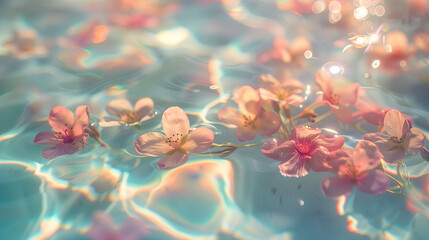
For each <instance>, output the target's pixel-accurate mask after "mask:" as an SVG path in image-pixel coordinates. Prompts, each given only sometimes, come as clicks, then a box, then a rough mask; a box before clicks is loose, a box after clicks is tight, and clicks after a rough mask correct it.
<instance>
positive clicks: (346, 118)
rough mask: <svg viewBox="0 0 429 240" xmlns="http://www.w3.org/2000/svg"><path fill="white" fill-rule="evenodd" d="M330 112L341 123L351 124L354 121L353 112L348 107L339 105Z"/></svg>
mask: <svg viewBox="0 0 429 240" xmlns="http://www.w3.org/2000/svg"><path fill="white" fill-rule="evenodd" d="M332 112H333V113H334V115H335V117H336V118H337V119H338V120H340V121H341V122H343V123H346V124H352V123H353V121H354V120H355V117H354V115H353V111H352V110H351V109H350V108H349V107H346V106H343V105H339V106H338V107H337V108H332Z"/></svg>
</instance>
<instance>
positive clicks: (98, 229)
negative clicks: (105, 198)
mask: <svg viewBox="0 0 429 240" xmlns="http://www.w3.org/2000/svg"><path fill="white" fill-rule="evenodd" d="M88 236H89V237H90V238H91V239H93V240H105V239H109V238H114V237H115V236H116V237H118V234H117V232H116V231H115V227H114V222H113V219H112V218H111V217H110V216H109V215H107V214H105V213H104V212H102V211H96V212H94V214H93V216H92V225H91V228H90V229H89V231H88Z"/></svg>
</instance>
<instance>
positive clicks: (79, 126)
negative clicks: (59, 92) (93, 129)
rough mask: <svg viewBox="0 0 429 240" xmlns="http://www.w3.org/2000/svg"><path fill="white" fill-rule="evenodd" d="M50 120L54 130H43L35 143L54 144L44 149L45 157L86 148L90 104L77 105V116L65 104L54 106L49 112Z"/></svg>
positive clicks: (71, 152)
mask: <svg viewBox="0 0 429 240" xmlns="http://www.w3.org/2000/svg"><path fill="white" fill-rule="evenodd" d="M48 121H49V125H51V127H52V130H54V132H41V133H39V134H37V136H36V137H35V138H34V143H35V144H42V145H52V146H50V147H47V148H45V149H43V151H42V155H43V157H44V158H47V159H53V158H56V157H58V156H61V155H65V154H73V153H75V152H77V151H79V150H82V149H83V148H84V144H85V141H86V139H87V138H88V136H89V134H88V133H85V128H86V127H87V126H88V125H89V108H88V106H79V107H77V108H76V117H73V113H72V111H70V110H69V109H67V108H65V107H63V106H57V107H54V108H53V109H52V110H51V112H50V113H49V120H48Z"/></svg>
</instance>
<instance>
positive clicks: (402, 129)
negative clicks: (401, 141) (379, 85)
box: [384, 109, 411, 138]
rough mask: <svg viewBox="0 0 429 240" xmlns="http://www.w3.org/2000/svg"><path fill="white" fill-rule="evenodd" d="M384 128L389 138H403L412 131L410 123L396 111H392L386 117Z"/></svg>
mask: <svg viewBox="0 0 429 240" xmlns="http://www.w3.org/2000/svg"><path fill="white" fill-rule="evenodd" d="M384 127H385V128H386V132H387V134H388V135H389V136H392V137H397V138H401V137H403V136H404V135H405V134H406V133H408V131H409V130H410V128H411V126H410V123H409V122H408V121H407V120H406V119H405V117H404V115H403V114H402V113H401V112H399V111H398V110H396V109H391V110H390V111H388V112H387V113H386V115H385V116H384Z"/></svg>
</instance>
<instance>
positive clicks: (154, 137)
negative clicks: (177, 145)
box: [134, 132, 174, 157]
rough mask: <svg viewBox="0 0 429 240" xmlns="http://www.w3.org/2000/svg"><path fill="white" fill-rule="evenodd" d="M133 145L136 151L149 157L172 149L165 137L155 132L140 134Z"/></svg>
mask: <svg viewBox="0 0 429 240" xmlns="http://www.w3.org/2000/svg"><path fill="white" fill-rule="evenodd" d="M134 147H135V149H136V151H137V152H138V153H140V154H141V155H145V156H149V157H158V156H161V155H163V154H165V153H167V152H170V151H172V150H173V149H174V148H173V147H172V146H170V145H169V144H168V143H167V137H166V136H165V135H164V134H161V133H157V132H149V133H146V134H143V135H141V136H140V137H139V138H137V140H136V142H135V143H134Z"/></svg>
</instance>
